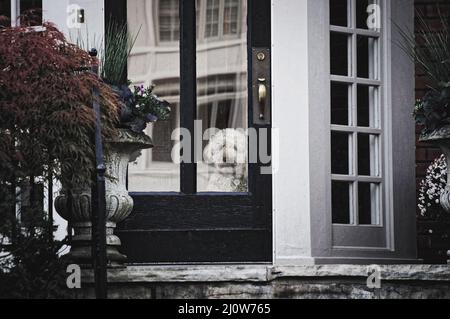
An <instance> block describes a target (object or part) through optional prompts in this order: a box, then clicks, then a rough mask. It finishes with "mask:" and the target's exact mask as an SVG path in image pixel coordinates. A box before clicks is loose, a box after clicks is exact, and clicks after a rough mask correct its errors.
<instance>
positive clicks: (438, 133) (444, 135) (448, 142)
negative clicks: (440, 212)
mask: <svg viewBox="0 0 450 319" xmlns="http://www.w3.org/2000/svg"><path fill="white" fill-rule="evenodd" d="M420 141H421V142H427V143H432V144H434V145H436V146H438V147H439V148H440V149H441V150H442V153H443V154H444V155H445V158H446V161H447V170H450V125H446V126H443V127H441V128H439V129H436V130H434V131H432V132H427V133H423V134H422V135H421V137H420ZM440 204H441V206H442V208H443V209H444V211H445V212H446V213H447V214H448V215H449V216H450V172H447V186H446V187H445V190H444V192H443V193H442V195H441V199H440ZM448 248H449V250H448V251H447V264H449V265H450V243H449V246H448Z"/></svg>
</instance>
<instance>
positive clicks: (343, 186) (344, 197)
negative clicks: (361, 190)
mask: <svg viewBox="0 0 450 319" xmlns="http://www.w3.org/2000/svg"><path fill="white" fill-rule="evenodd" d="M350 185H351V184H350V183H348V182H335V181H333V182H332V187H331V193H332V211H333V213H332V215H333V224H350V203H351V200H350V194H351V192H350Z"/></svg>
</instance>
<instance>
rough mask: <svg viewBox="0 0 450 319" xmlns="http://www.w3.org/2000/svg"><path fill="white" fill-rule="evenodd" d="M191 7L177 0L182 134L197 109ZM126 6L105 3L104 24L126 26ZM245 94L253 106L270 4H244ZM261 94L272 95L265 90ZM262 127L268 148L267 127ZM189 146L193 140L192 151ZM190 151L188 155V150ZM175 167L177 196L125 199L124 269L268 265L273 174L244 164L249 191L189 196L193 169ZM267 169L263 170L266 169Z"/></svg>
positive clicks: (191, 0)
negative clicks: (255, 68) (255, 52)
mask: <svg viewBox="0 0 450 319" xmlns="http://www.w3.org/2000/svg"><path fill="white" fill-rule="evenodd" d="M195 3H196V1H195V0H180V24H181V29H180V35H181V40H180V59H181V64H180V66H181V70H180V71H181V77H180V85H181V91H180V100H181V105H183V107H182V108H181V110H180V111H181V118H180V122H181V127H184V128H187V129H189V130H191V132H193V131H194V120H195V119H196V110H197V92H196V91H197V85H196V83H197V74H196V54H197V51H196V34H195V30H196V10H195ZM126 10H127V5H126V0H109V1H105V23H108V21H109V20H110V19H115V20H116V21H122V22H125V23H126V21H127V14H126ZM247 23H248V39H247V40H248V44H249V45H248V53H247V54H248V58H249V60H248V88H249V94H248V98H249V102H248V105H249V106H252V105H253V101H252V100H253V94H252V91H251V90H252V86H253V83H254V79H252V76H253V75H252V74H253V72H252V65H253V61H252V49H253V48H266V49H269V50H270V49H271V1H270V0H248V19H247ZM268 88H269V89H270V88H271V85H270V83H268ZM248 113H249V119H248V120H249V123H248V125H249V126H248V127H249V128H250V127H254V128H256V129H260V128H265V129H267V131H268V135H269V141H267V143H268V144H269V145H267V149H268V150H270V149H271V147H270V146H271V138H270V135H271V134H270V133H271V130H270V129H271V125H263V126H258V125H254V124H253V123H254V121H253V112H252V111H251V107H249V112H248ZM193 143H194V141H192V144H193ZM192 149H194V148H193V147H192ZM193 153H194V152H192V157H193V158H192V159H191V163H182V164H181V165H180V167H181V168H180V169H181V192H180V193H132V194H131V195H132V197H133V199H134V205H135V206H134V211H133V213H132V214H131V216H130V217H129V218H128V219H127V220H126V221H125V222H123V223H122V224H121V225H119V229H118V231H117V234H118V235H119V237H120V238H121V240H122V251H123V252H124V253H125V254H126V255H128V258H129V261H130V262H131V263H169V262H170V263H202V262H208V263H209V262H213V263H214V262H215V263H236V262H239V263H242V262H252V263H255V262H271V261H272V175H264V174H261V169H262V168H263V167H267V163H266V164H263V163H256V164H249V192H248V193H245V194H240V193H239V194H237V193H236V194H234V193H230V194H229V193H198V194H197V193H196V188H197V185H196V179H197V165H196V164H195V161H194V156H195V155H194V154H193ZM269 165H270V164H269Z"/></svg>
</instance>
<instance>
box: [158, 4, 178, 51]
mask: <svg viewBox="0 0 450 319" xmlns="http://www.w3.org/2000/svg"><path fill="white" fill-rule="evenodd" d="M178 1H179V0H163V1H159V8H158V9H159V15H158V17H159V40H160V41H161V42H176V41H179V39H180V21H179V20H180V19H179V4H178Z"/></svg>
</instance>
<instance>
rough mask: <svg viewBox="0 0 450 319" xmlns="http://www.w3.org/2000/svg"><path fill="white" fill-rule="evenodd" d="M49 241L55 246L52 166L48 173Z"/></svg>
mask: <svg viewBox="0 0 450 319" xmlns="http://www.w3.org/2000/svg"><path fill="white" fill-rule="evenodd" d="M48 239H49V242H50V244H53V173H52V168H51V165H49V172H48Z"/></svg>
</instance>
